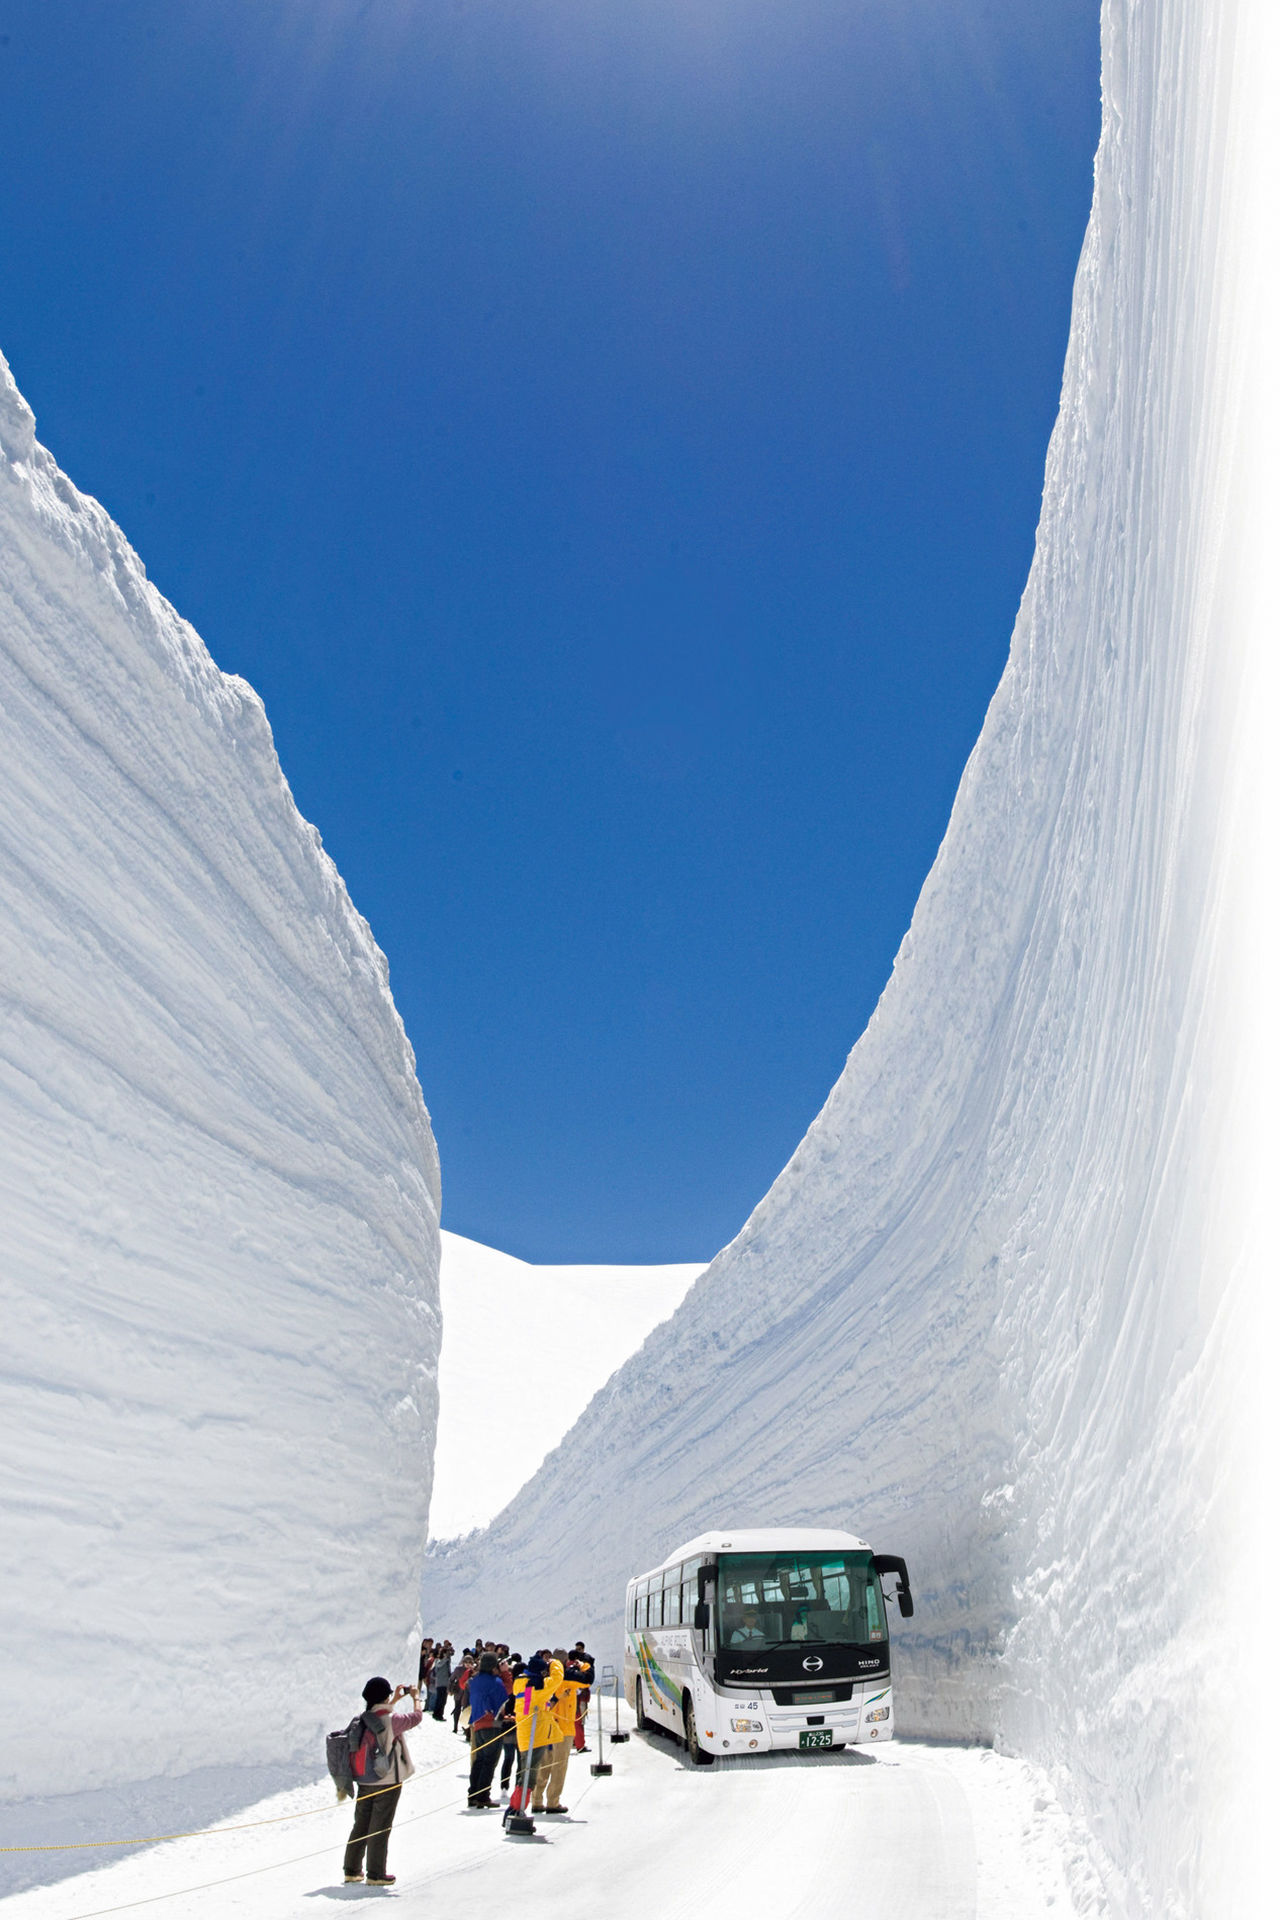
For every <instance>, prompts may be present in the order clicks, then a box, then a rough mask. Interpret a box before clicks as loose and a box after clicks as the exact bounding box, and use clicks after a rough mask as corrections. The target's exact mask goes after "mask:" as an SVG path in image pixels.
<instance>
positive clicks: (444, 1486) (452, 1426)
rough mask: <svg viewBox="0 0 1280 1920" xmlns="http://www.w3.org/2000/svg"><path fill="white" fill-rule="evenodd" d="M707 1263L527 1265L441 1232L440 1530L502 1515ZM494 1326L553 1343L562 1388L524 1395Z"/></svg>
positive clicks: (435, 1512)
mask: <svg viewBox="0 0 1280 1920" xmlns="http://www.w3.org/2000/svg"><path fill="white" fill-rule="evenodd" d="M702 1271H703V1263H702V1262H698V1263H697V1264H696V1265H693V1266H688V1265H684V1266H681V1265H673V1266H659V1267H636V1266H629V1267H618V1266H583V1265H575V1266H550V1265H548V1266H541V1265H539V1266H531V1265H530V1264H529V1263H528V1262H527V1261H525V1260H517V1259H515V1258H514V1257H513V1256H512V1255H511V1254H509V1253H499V1252H498V1251H497V1250H496V1248H494V1247H485V1246H482V1245H481V1244H480V1242H479V1241H477V1240H467V1239H465V1238H464V1237H463V1235H462V1234H459V1233H442V1234H441V1236H440V1305H441V1307H442V1308H443V1311H444V1342H443V1345H442V1346H441V1349H440V1425H439V1430H438V1433H437V1437H436V1458H435V1481H434V1486H433V1491H432V1495H431V1532H432V1535H433V1537H434V1538H435V1539H437V1540H449V1539H453V1538H455V1537H456V1536H457V1535H459V1534H462V1533H468V1532H470V1530H471V1529H472V1528H473V1527H483V1526H486V1525H487V1524H488V1522H489V1521H490V1520H492V1519H493V1517H494V1515H495V1514H497V1513H500V1512H501V1511H502V1509H503V1507H505V1506H506V1504H507V1502H508V1501H509V1500H510V1499H511V1498H512V1496H513V1495H514V1494H516V1493H518V1492H519V1490H520V1488H521V1487H522V1486H523V1485H524V1483H525V1481H526V1480H527V1479H528V1478H529V1475H530V1474H531V1473H532V1472H533V1470H534V1469H535V1468H536V1467H537V1466H538V1465H539V1464H540V1463H541V1461H542V1459H543V1458H544V1456H545V1455H546V1454H548V1453H550V1452H551V1450H552V1448H553V1447H555V1446H557V1445H558V1444H559V1442H560V1441H561V1440H562V1439H563V1438H564V1436H565V1434H566V1433H567V1432H568V1430H569V1428H570V1427H571V1426H572V1425H573V1423H574V1421H575V1420H576V1419H577V1417H578V1415H579V1414H580V1413H581V1412H582V1410H583V1408H584V1407H585V1406H586V1405H587V1402H588V1401H589V1400H590V1399H591V1397H592V1395H593V1394H594V1393H595V1392H596V1391H597V1389H598V1388H600V1387H602V1386H603V1385H604V1383H605V1381H606V1380H607V1379H608V1378H609V1376H610V1375H611V1374H612V1373H614V1372H616V1371H617V1369H618V1368H619V1367H620V1366H621V1365H622V1363H623V1361H624V1360H626V1359H627V1358H628V1357H629V1356H630V1355H631V1354H632V1353H634V1351H635V1349H636V1348H637V1347H638V1346H639V1345H640V1343H641V1342H642V1341H643V1340H644V1339H646V1338H647V1336H648V1335H649V1334H650V1333H651V1332H652V1331H653V1329H654V1328H655V1327H656V1326H657V1325H658V1324H659V1322H660V1321H663V1320H666V1319H667V1318H668V1317H669V1316H670V1315H671V1314H672V1313H673V1312H674V1311H675V1309H676V1308H677V1307H678V1306H679V1304H680V1302H681V1301H682V1300H683V1299H684V1296H685V1295H686V1293H688V1291H689V1289H690V1287H691V1286H692V1285H693V1283H694V1281H695V1280H696V1279H697V1277H698V1275H699V1274H700V1273H701V1272H702ZM495 1329H501V1330H502V1338H503V1339H504V1340H507V1339H512V1338H514V1339H515V1340H516V1341H517V1342H523V1341H526V1340H532V1339H538V1340H549V1341H552V1342H554V1343H555V1345H556V1348H557V1350H558V1351H560V1352H561V1353H562V1354H563V1357H564V1364H563V1365H562V1366H561V1365H557V1367H556V1376H555V1390H554V1392H547V1391H546V1388H545V1386H544V1384H542V1383H541V1382H539V1381H536V1380H534V1381H530V1382H528V1383H527V1384H528V1389H529V1390H528V1391H525V1392H522V1391H521V1387H522V1384H523V1383H522V1379H521V1376H520V1374H519V1373H518V1372H517V1373H516V1375H515V1376H514V1377H512V1376H511V1375H510V1373H509V1370H508V1363H507V1360H506V1357H505V1355H504V1354H503V1352H502V1347H501V1343H500V1344H499V1346H498V1347H497V1348H495V1344H494V1330H495ZM513 1413H514V1414H515V1415H516V1416H517V1417H516V1418H515V1420H514V1423H513V1419H512V1414H513ZM426 1624H427V1626H428V1628H429V1627H430V1625H431V1623H430V1621H428V1622H427V1623H426Z"/></svg>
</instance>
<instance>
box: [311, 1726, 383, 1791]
mask: <svg viewBox="0 0 1280 1920" xmlns="http://www.w3.org/2000/svg"><path fill="white" fill-rule="evenodd" d="M324 1757H325V1760H326V1762H327V1763H328V1767H329V1772H330V1774H331V1775H332V1777H333V1783H334V1785H335V1786H336V1787H337V1789H338V1798H339V1800H349V1799H350V1798H351V1795H352V1793H353V1792H354V1791H355V1789H356V1787H358V1786H359V1787H371V1786H374V1785H375V1784H376V1783H377V1782H378V1781H380V1780H385V1779H386V1777H387V1775H388V1774H389V1773H390V1771H391V1755H390V1754H389V1753H384V1752H383V1751H382V1747H381V1745H380V1744H379V1741H378V1736H377V1734H376V1733H375V1732H374V1730H373V1728H372V1727H371V1726H370V1725H369V1724H368V1722H367V1720H366V1719H365V1716H364V1715H363V1714H362V1713H358V1714H357V1715H356V1717H355V1719H354V1720H353V1721H352V1722H351V1725H350V1726H349V1727H339V1728H338V1730H337V1732H336V1733H330V1734H328V1735H326V1737H325V1743H324Z"/></svg>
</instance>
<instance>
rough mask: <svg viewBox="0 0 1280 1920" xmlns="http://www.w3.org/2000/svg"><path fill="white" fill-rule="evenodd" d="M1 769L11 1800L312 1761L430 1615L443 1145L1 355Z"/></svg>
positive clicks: (367, 992)
mask: <svg viewBox="0 0 1280 1920" xmlns="http://www.w3.org/2000/svg"><path fill="white" fill-rule="evenodd" d="M0 780H2V781H3V804H2V805H0V983H2V984H0V992H2V993H3V996H4V1003H5V1019H4V1037H3V1042H2V1043H0V1191H2V1200H0V1205H2V1212H3V1242H4V1254H3V1269H2V1272H0V1287H2V1289H3V1311H4V1346H3V1356H2V1358H0V1403H2V1405H3V1429H2V1436H0V1516H2V1530H3V1538H4V1555H3V1590H4V1627H5V1631H4V1636H3V1651H2V1652H0V1662H2V1666H0V1671H2V1672H3V1676H4V1684H3V1698H4V1707H5V1718H6V1724H7V1725H8V1726H9V1727H10V1728H11V1729H12V1728H14V1727H15V1726H17V1725H19V1724H25V1723H24V1722H23V1721H22V1720H21V1719H20V1713H19V1709H20V1706H21V1708H22V1711H23V1712H26V1713H29V1712H30V1703H31V1701H32V1699H33V1698H35V1699H38V1700H40V1701H41V1702H43V1703H45V1704H47V1705H48V1707H49V1710H50V1711H53V1712H55V1713H63V1712H66V1713H69V1714H70V1716H71V1724H70V1725H65V1724H64V1726H63V1729H62V1737H60V1738H58V1739H57V1740H56V1741H55V1740H53V1739H52V1737H50V1739H49V1741H48V1742H47V1743H46V1742H44V1741H43V1740H41V1741H39V1742H38V1743H37V1745H38V1747H39V1757H38V1759H35V1758H33V1754H34V1749H33V1747H32V1744H31V1741H30V1740H28V1739H26V1738H23V1739H21V1740H18V1739H13V1738H11V1739H8V1740H6V1741H5V1742H4V1746H3V1751H2V1752H0V1797H3V1796H5V1795H17V1794H22V1795H32V1794H39V1795H48V1794H55V1795H56V1794H60V1793H70V1792H73V1791H77V1790H82V1789H87V1788H94V1787H97V1786H99V1785H104V1784H107V1783H110V1784H112V1785H113V1786H117V1787H118V1786H120V1785H121V1784H122V1783H128V1782H129V1781H130V1780H137V1779H140V1778H144V1777H147V1776H150V1775H159V1774H176V1773H183V1772H185V1771H187V1770H188V1769H193V1768H205V1769H208V1768H211V1767H217V1766H218V1765H219V1764H222V1763H234V1764H235V1765H236V1766H237V1767H238V1768H239V1767H242V1766H244V1765H246V1764H253V1763H266V1762H270V1763H277V1762H281V1761H284V1760H287V1759H288V1758H289V1757H290V1756H292V1755H293V1754H294V1753H295V1752H297V1751H298V1750H299V1749H300V1747H301V1746H302V1745H303V1743H306V1751H307V1756H308V1759H309V1760H310V1761H311V1763H312V1765H314V1762H315V1755H316V1749H315V1746H314V1744H313V1743H314V1741H315V1737H316V1734H317V1730H318V1728H319V1726H320V1720H319V1716H320V1715H322V1714H323V1713H324V1712H325V1711H326V1707H325V1701H326V1697H327V1698H328V1700H329V1701H330V1702H333V1701H337V1702H339V1703H341V1702H342V1701H343V1700H346V1699H348V1698H349V1697H350V1695H351V1693H352V1690H353V1686H358V1685H359V1683H360V1682H362V1681H363V1680H364V1679H365V1678H366V1677H367V1675H368V1672H369V1671H370V1662H371V1661H372V1662H374V1663H375V1664H376V1663H378V1662H380V1661H383V1660H386V1661H387V1662H391V1661H392V1660H396V1659H402V1658H403V1655H404V1649H405V1644H406V1639H407V1637H408V1636H409V1635H411V1634H412V1633H413V1631H414V1628H415V1624H416V1619H417V1609H418V1593H417V1582H418V1566H419V1560H420V1555H421V1551H422V1547H423V1544H424V1541H425V1538H426V1530H427V1504H428V1498H429V1492H430V1479H431V1444H432V1436H433V1429H434V1423H435V1355H436V1351H437V1347H438V1339H439V1324H438V1307H437V1301H436V1268H437V1261H438V1227H437V1219H438V1209H439V1186H438V1168H437V1160H436V1151H435V1144H434V1141H433V1139H432V1135H431V1127H430V1123H429V1121H428V1118H427V1114H426V1111H425V1109H424V1107H423V1103H422V1095H421V1092H420V1090H419V1087H418V1083H417V1080H416V1078H415V1075H414V1067H413V1056H412V1053H411V1051H410V1048H409V1045H408V1042H407V1040H406V1038H405V1034H404V1030H403V1028H402V1026H401V1024H400V1020H399V1017H398V1015H397V1013H396V1010H395V1007H394V1005H393V1003H392V999H391V994H390V990H389V988H388V984H387V968H386V963H385V961H384V959H383V957H382V955H381V953H380V952H379V951H378V948H377V947H376V946H375V944H374V941H373V938H372V936H371V934H370V932H369V929H368V927H367V926H366V925H365V923H364V921H363V920H362V919H361V918H360V916H359V914H358V913H357V912H356V911H355V909H354V908H353V906H352V904H351V902H350V900H349V898H348V897H347V893H346V890H345V888H344V887H343V884H342V881H341V879H340V878H339V876H338V874H337V872H336V871H335V869H334V867H333V864H332V862H331V861H330V860H329V859H328V857H327V856H326V854H325V853H324V851H323V849H322V847H321V844H320V840H319V836H318V835H317V834H316V832H315V831H314V829H313V828H311V827H309V826H308V825H307V824H306V822H305V821H304V820H302V819H301V818H300V816H299V814H298V812H297V810H296V808H295V806H294V804H293V800H292V797H291V795H290V793H289V789H288V787H287V785H286V784H285V780H284V777H283V775H282V773H281V770H280V766H279V763H278V761H277V759H276V755H275V751H274V748H273V746H272V741H271V734H270V730H269V728H268V725H267V721H266V717H265V715H264V713H263V709H262V705H261V702H260V701H259V699H258V698H257V696H256V694H255V693H254V692H253V690H252V689H251V688H250V687H248V686H247V685H246V684H245V683H244V682H243V681H242V680H238V679H233V678H229V677H228V676H227V675H225V674H223V673H220V672H219V670H218V669H217V668H216V667H215V666H214V664H213V662H212V661H211V660H210V658H209V656H208V654H207V653H206V651H205V649H204V647H203V645H202V644H201V642H200V640H199V638H198V637H197V635H196V634H195V633H194V632H193V631H192V629H191V628H190V627H189V626H187V625H186V624H185V623H184V622H183V621H182V620H180V619H179V618H178V616H177V615H176V614H175V612H174V610H173V608H172V607H170V606H169V605H168V603H167V602H166V601H165V600H164V599H163V598H162V597H161V595H160V594H159V593H158V592H157V591H156V590H155V588H154V587H153V586H151V585H150V584H149V583H148V581H147V579H146V577H145V574H144V572H143V569H142V566H141V564H140V562H139V561H138V559H137V556H136V555H135V554H134V553H133V552H132V551H131V549H130V548H129V547H128V545H127V544H126V542H125V540H124V538H123V536H122V535H121V533H120V532H119V530H118V529H117V528H116V527H115V526H113V524H112V523H111V521H110V520H109V519H108V517H107V515H106V514H105V513H104V512H103V510H102V508H101V507H100V506H99V505H98V504H97V503H96V502H95V501H93V500H90V499H87V498H85V497H84V496H83V495H82V494H79V493H78V492H77V491H76V490H75V488H74V487H73V486H71V484H70V483H69V482H68V481H67V480H66V478H65V477H64V476H63V475H62V474H61V473H60V472H59V471H58V469H57V467H56V466H55V464H54V462H53V460H52V459H51V457H50V456H49V455H48V454H47V453H46V452H45V451H44V450H43V449H42V448H41V447H39V446H38V445H37V444H36V442H35V438H34V422H33V420H32V417H31V413H30V411H29V409H28V408H27V407H26V405H25V403H24V401H23V400H22V399H21V397H20V395H19V394H18V392H17V390H16V388H15V387H14V385H13V382H12V379H11V378H10V375H9V370H8V367H7V366H6V365H5V363H4V362H3V361H2V360H0ZM371 1547H372V1548H373V1550H372V1551H371ZM264 1702H265V1703H267V1704H266V1705H265V1706H264ZM330 1710H331V1709H330ZM129 1817H130V1819H132V1818H134V1817H136V1816H134V1815H132V1814H131V1815H130V1816H129ZM110 1830H111V1829H110V1828H108V1831H110ZM152 1830H154V1829H152Z"/></svg>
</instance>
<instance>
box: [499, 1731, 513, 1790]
mask: <svg viewBox="0 0 1280 1920" xmlns="http://www.w3.org/2000/svg"><path fill="white" fill-rule="evenodd" d="M495 1752H496V1749H495ZM515 1764H516V1736H515V1732H514V1729H513V1730H512V1732H510V1733H507V1734H504V1735H503V1737H502V1784H503V1786H504V1787H509V1786H510V1785H511V1770H512V1768H513V1767H514V1766H515Z"/></svg>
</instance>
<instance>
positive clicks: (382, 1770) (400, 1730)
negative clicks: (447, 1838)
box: [342, 1674, 422, 1887]
mask: <svg viewBox="0 0 1280 1920" xmlns="http://www.w3.org/2000/svg"><path fill="white" fill-rule="evenodd" d="M405 1694H409V1695H410V1697H411V1698H412V1700H413V1706H414V1711H413V1712H412V1713H394V1712H393V1711H392V1709H393V1708H394V1707H395V1705H396V1703H397V1702H398V1701H399V1700H401V1699H403V1697H404V1695H405ZM364 1708H365V1710H364V1712H363V1713H362V1714H361V1715H360V1716H359V1719H358V1720H353V1721H352V1723H351V1732H352V1733H355V1732H356V1731H357V1729H359V1736H358V1744H353V1746H352V1749H351V1775H352V1779H353V1781H354V1783H355V1789H356V1817H355V1819H354V1820H353V1822H352V1824H351V1834H350V1837H349V1838H348V1840H347V1850H346V1852H345V1854H344V1855H343V1856H342V1877H343V1879H344V1880H345V1881H346V1883H347V1885H348V1886H357V1885H359V1884H360V1883H362V1882H363V1884H364V1885H365V1886H370V1887H393V1886H394V1885H395V1883H396V1877H395V1875H394V1873H388V1872H387V1843H388V1841H389V1839H390V1837H391V1823H392V1821H393V1820H394V1819H395V1817H396V1807H397V1806H398V1805H399V1802H400V1789H401V1787H402V1786H403V1785H404V1783H405V1781H406V1780H407V1779H408V1778H409V1776H410V1774H411V1773H412V1772H413V1761H412V1760H411V1759H410V1758H409V1749H408V1747H406V1745H405V1743H404V1736H405V1734H406V1733H408V1731H409V1729H410V1727H416V1726H417V1725H418V1723H419V1721H420V1720H421V1719H422V1709H421V1707H420V1706H419V1704H418V1690H417V1688H416V1687H397V1688H396V1690H395V1692H394V1693H393V1692H392V1691H391V1682H390V1681H389V1680H384V1679H383V1678H382V1676H381V1674H378V1675H376V1676H375V1677H374V1678H373V1679H372V1680H370V1681H368V1682H367V1683H366V1685H365V1688H364Z"/></svg>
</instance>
